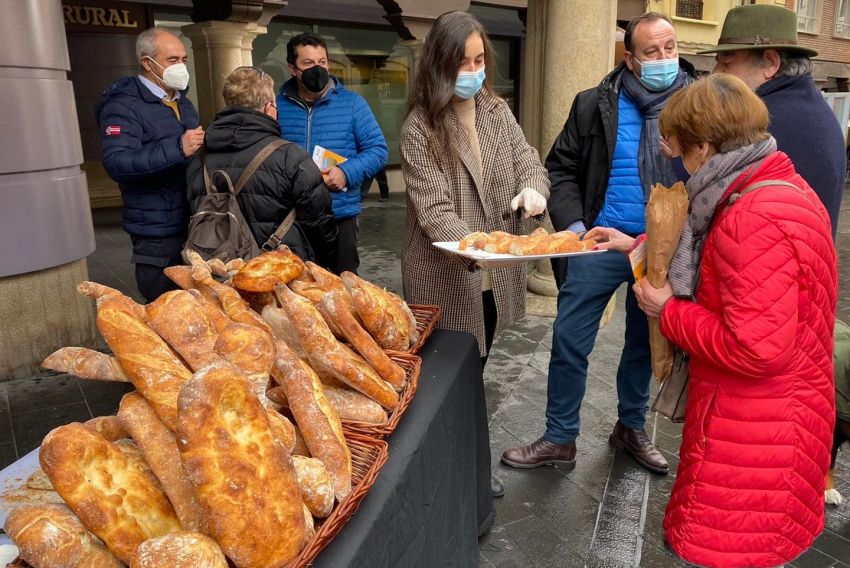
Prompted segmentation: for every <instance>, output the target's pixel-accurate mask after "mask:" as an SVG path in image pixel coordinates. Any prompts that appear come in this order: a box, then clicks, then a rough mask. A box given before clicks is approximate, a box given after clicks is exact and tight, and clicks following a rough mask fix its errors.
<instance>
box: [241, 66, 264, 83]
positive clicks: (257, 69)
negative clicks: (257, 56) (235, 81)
mask: <svg viewBox="0 0 850 568" xmlns="http://www.w3.org/2000/svg"><path fill="white" fill-rule="evenodd" d="M241 69H252V70H254V71H256V72H257V73H259V74H260V77H259V80H260V81H262V80H263V77H265V76H266V72H265V71H263V70H262V69H260V68H259V67H254V66H253V65H243V66H242V67H237V68H236V69H234V71H239V70H241Z"/></svg>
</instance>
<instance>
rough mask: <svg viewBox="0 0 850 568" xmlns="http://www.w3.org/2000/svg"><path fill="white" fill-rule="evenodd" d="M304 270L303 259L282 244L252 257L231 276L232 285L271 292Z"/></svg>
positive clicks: (251, 290)
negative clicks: (275, 248)
mask: <svg viewBox="0 0 850 568" xmlns="http://www.w3.org/2000/svg"><path fill="white" fill-rule="evenodd" d="M303 271H304V261H302V260H301V259H300V258H299V257H298V255H296V254H294V253H293V252H292V251H291V250H289V247H287V246H285V245H283V246H281V247H279V248H278V249H277V250H273V251H270V252H264V253H262V254H260V255H259V256H257V257H255V258H252V259H251V260H249V261H248V262H246V263H245V265H244V266H243V267H242V268H241V269H240V270H239V272H237V273H236V276H234V277H233V287H234V288H239V289H240V290H245V291H246V292H271V291H273V290H274V287H275V285H277V284H288V283H289V282H290V281H292V280H294V279H295V278H297V277H298V275H299V274H301V272H303Z"/></svg>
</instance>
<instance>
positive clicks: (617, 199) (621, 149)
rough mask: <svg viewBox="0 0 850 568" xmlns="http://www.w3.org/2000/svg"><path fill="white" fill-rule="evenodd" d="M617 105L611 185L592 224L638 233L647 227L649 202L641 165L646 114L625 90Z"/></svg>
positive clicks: (631, 233) (610, 176) (609, 180)
mask: <svg viewBox="0 0 850 568" xmlns="http://www.w3.org/2000/svg"><path fill="white" fill-rule="evenodd" d="M617 105H618V109H619V118H618V121H617V142H616V144H615V145H614V158H613V160H612V162H611V173H610V175H609V177H608V189H607V191H606V192H605V203H604V204H603V205H602V210H601V211H600V212H599V215H598V216H597V217H596V220H595V221H594V222H593V224H594V225H596V226H598V227H612V228H614V229H618V230H620V231H622V232H624V233H627V234H629V235H639V234H640V233H643V232H644V231H645V230H646V203H645V201H644V191H643V184H642V183H641V181H640V169H639V166H638V150H639V148H640V134H641V130H643V115H642V114H641V113H640V111H639V110H638V108H637V106H635V104H634V103H633V102H632V101H631V100H630V99H629V98H628V97H627V96H626V95H625V93H623V92H622V91H621V92H620V98H619V100H618V103H617Z"/></svg>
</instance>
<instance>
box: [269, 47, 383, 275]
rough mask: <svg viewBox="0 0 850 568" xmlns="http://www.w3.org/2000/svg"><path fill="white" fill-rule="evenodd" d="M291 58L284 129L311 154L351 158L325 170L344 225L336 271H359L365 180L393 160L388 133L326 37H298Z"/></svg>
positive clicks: (282, 105) (281, 113)
mask: <svg viewBox="0 0 850 568" xmlns="http://www.w3.org/2000/svg"><path fill="white" fill-rule="evenodd" d="M286 60H287V62H288V63H289V72H290V73H292V79H290V80H289V81H287V82H286V83H284V84H283V85H282V86H281V88H280V93H279V94H278V96H277V109H278V122H279V123H280V129H281V135H282V136H283V138H285V139H286V140H289V141H290V142H294V143H296V144H298V145H299V146H302V147H304V148H305V149H306V150H307V152H308V153H309V154H310V155H312V154H313V150H314V148H315V147H316V146H321V147H323V148H325V149H327V150H331V151H332V152H335V153H337V154H339V155H341V156H342V157H344V158H345V161H344V162H342V163H341V164H338V165H336V166H332V167H329V168H325V169H324V170H323V172H322V173H323V174H324V179H325V184H326V185H327V186H328V189H330V190H331V197H332V199H333V211H334V217H335V218H336V223H337V227H339V249H338V251H337V261H336V266H335V269H334V272H336V273H337V274H339V273H341V272H343V271H345V270H348V271H351V272H357V267H358V266H359V265H360V258H359V256H358V254H357V235H358V225H357V216H358V215H359V214H360V199H361V193H360V186H361V185H362V183H363V181H364V180H366V179H370V178H372V177H373V176H374V175H375V174H377V173H378V172H379V171H380V170H381V168H383V167H384V165H385V163H386V161H387V143H386V141H385V140H384V134H383V133H382V132H381V127H380V126H378V122H377V121H376V120H375V115H374V114H372V110H371V109H370V108H369V104H368V103H367V102H366V100H365V99H364V98H363V97H361V96H360V95H358V94H357V93H354V92H352V91H349V90H347V89H345V88H343V86H342V83H340V81H339V79H337V78H336V77H334V76H333V75H330V74H329V73H328V50H327V45H325V41H324V40H323V39H322V38H321V37H319V36H317V35H313V34H310V33H304V34H300V35H297V36H295V37H293V38H292V39H290V40H289V42H288V43H287V45H286Z"/></svg>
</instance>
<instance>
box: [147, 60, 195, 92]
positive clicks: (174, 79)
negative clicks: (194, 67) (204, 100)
mask: <svg viewBox="0 0 850 568" xmlns="http://www.w3.org/2000/svg"><path fill="white" fill-rule="evenodd" d="M148 59H150V60H151V61H153V62H154V63H155V64H156V66H157V67H159V68H160V69H162V70H163V71H162V82H163V83H165V86H166V87H170V88H172V89H177V90H178V91H182V90H183V89H185V88H186V87H188V86H189V70H188V69H186V64H185V63H175V64H174V65H169V66H168V67H163V66H162V65H160V64H159V63H157V62H156V60H155V59H154V58H152V57H148Z"/></svg>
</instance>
